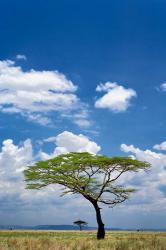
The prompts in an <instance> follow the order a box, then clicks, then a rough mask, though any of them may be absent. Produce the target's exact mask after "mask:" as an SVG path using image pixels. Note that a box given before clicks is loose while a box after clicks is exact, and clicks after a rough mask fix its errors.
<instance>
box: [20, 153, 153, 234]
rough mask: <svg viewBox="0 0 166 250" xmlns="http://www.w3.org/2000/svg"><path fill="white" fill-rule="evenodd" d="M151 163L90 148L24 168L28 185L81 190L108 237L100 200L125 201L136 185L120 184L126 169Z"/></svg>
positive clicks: (99, 232)
mask: <svg viewBox="0 0 166 250" xmlns="http://www.w3.org/2000/svg"><path fill="white" fill-rule="evenodd" d="M149 167H150V164H149V163H147V162H143V161H138V160H136V159H131V158H128V157H107V156H102V155H92V154H90V153H87V152H83V153H76V152H72V153H68V154H62V155H59V156H57V157H55V158H53V159H50V160H47V161H40V162H37V163H36V164H35V165H34V166H30V167H28V169H27V170H25V171H24V174H25V180H26V182H27V188H28V189H40V188H42V187H45V186H48V185H49V184H60V185H62V186H63V187H64V191H63V193H62V195H64V194H67V193H73V194H75V193H78V194H81V195H82V196H83V197H84V198H86V199H87V200H89V201H90V202H91V203H92V204H93V206H94V208H95V210H96V217H97V223H98V226H99V229H98V235H97V236H98V238H104V235H105V231H104V224H103V222H102V220H101V214H100V208H99V206H98V203H103V204H107V205H109V206H110V207H113V206H115V205H116V204H118V203H122V202H124V201H125V200H126V199H128V198H129V194H130V193H132V192H134V191H135V189H133V188H127V187H124V186H121V185H118V184H117V180H118V179H119V178H120V176H121V175H122V174H125V173H126V172H137V171H139V170H141V169H143V170H146V169H149Z"/></svg>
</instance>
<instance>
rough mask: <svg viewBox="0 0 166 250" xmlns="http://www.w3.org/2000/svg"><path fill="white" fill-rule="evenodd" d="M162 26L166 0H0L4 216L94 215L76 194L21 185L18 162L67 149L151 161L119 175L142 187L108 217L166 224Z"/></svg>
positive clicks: (117, 223)
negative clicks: (147, 169) (63, 194)
mask: <svg viewBox="0 0 166 250" xmlns="http://www.w3.org/2000/svg"><path fill="white" fill-rule="evenodd" d="M165 26H166V2H165V1H164V0H151V1H149V0H147V1H141V0H139V1H137V0H135V1H132V0H126V1H122V0H117V1H106V0H103V1H98V0H96V1H86V0H85V1H74V0H71V1H67V0H66V1H65V0H61V1H55V0H54V1H51V0H50V1H47V3H46V2H45V1H41V0H38V1H31V0H29V1H21V0H20V1H19V0H16V1H11V0H5V1H1V2H0V30H1V32H0V41H1V46H0V131H1V137H0V139H1V151H0V171H1V178H0V180H1V191H0V201H1V203H2V204H3V206H1V207H0V218H1V220H2V224H10V223H15V224H18V223H20V224H48V223H51V224H52V223H53V224H65V223H66V222H67V223H72V221H73V220H75V219H77V217H79V214H80V211H82V206H85V207H86V208H87V209H86V212H85V209H84V212H83V217H84V218H82V219H86V220H88V221H89V223H90V224H92V225H94V224H95V218H94V215H93V211H92V209H91V207H90V206H89V205H88V204H86V202H85V204H84V203H83V204H82V199H81V198H80V197H77V199H76V198H73V200H72V201H71V199H70V197H66V198H63V199H61V198H59V197H58V195H54V189H53V188H52V187H50V189H49V188H48V190H44V191H42V192H41V193H39V192H35V193H34V195H35V197H36V199H32V198H31V197H32V195H33V194H32V193H31V192H30V191H25V190H24V184H23V183H22V180H23V176H22V175H21V170H22V167H24V166H25V165H27V164H29V163H31V162H34V161H35V160H38V159H46V158H48V157H53V156H55V155H56V154H58V153H59V152H64V151H70V149H71V150H75V151H80V150H87V151H88V150H90V152H94V153H102V154H106V155H109V156H112V155H126V156H127V155H133V156H134V157H137V158H138V159H140V160H147V161H149V162H151V163H152V165H153V167H152V170H151V171H150V173H149V174H148V175H147V174H143V173H141V175H140V176H132V177H131V178H130V177H125V178H124V179H123V180H122V181H123V182H125V183H127V184H131V183H132V185H136V186H137V187H139V188H140V191H139V192H138V193H137V194H135V196H133V197H132V198H131V200H130V201H129V202H127V203H125V204H123V206H119V207H118V208H116V209H114V210H113V211H112V210H108V209H107V208H105V212H104V210H103V213H104V219H105V223H106V224H107V225H108V226H114V227H121V226H122V227H146V228H148V227H164V226H165V225H164V223H163V220H164V218H165V215H166V214H165V213H166V212H165V211H166V210H165V206H166V198H165V195H166V193H165V190H166V189H165V186H166V183H165V175H166V173H165V165H166V154H165V153H164V150H166V143H165V144H164V142H165V141H166V130H165V128H166V119H165V117H166V109H165V100H166V84H165V82H166V73H165V64H166V46H165V44H166V29H165ZM80 134H82V135H80ZM48 138H49V139H48ZM11 140H12V141H11ZM77 140H79V142H80V144H79V143H77ZM71 144H72V145H73V147H71ZM77 144H79V145H77ZM99 149H100V150H99ZM7 159H9V162H7ZM12 165H13V166H12ZM138 175H139V174H138ZM20 183H22V184H20ZM20 185H21V188H20V190H19V187H20ZM14 187H15V188H14ZM4 190H5V191H4ZM149 190H151V192H150V193H149ZM28 192H29V193H28ZM57 192H58V191H57ZM66 204H67V205H66ZM39 205H40V207H41V209H40V211H38V209H37V208H38V207H39ZM75 206H76V209H75V212H74V213H73V214H71V211H72V210H73V207H75ZM67 207H68V208H67ZM124 208H125V209H124ZM59 209H60V211H63V212H62V216H61V217H59V215H57V214H58V211H59ZM9 211H10V217H9V216H8V214H9ZM36 211H37V215H38V216H36ZM50 213H53V214H54V216H53V218H50V216H49V214H50ZM119 213H120V214H121V215H120V217H119ZM152 215H153V218H154V220H153V221H152V220H151V218H152ZM122 221H124V222H123V223H122Z"/></svg>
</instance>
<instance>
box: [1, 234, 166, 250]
mask: <svg viewBox="0 0 166 250" xmlns="http://www.w3.org/2000/svg"><path fill="white" fill-rule="evenodd" d="M95 234H96V233H95V232H93V231H90V232H85V231H84V232H78V231H75V232H74V231H0V250H9V249H10V250H88V249H90V250H96V249H102V250H109V249H110V250H166V233H149V232H147V233H145V232H138V233H134V232H108V233H107V236H106V239H105V240H101V241H97V240H96V239H95V237H96V235H95Z"/></svg>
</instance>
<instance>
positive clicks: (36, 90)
mask: <svg viewBox="0 0 166 250" xmlns="http://www.w3.org/2000/svg"><path fill="white" fill-rule="evenodd" d="M76 90H77V86H76V85H74V84H73V83H72V81H70V80H68V79H67V78H66V76H65V75H64V74H62V73H59V72H58V71H44V70H43V71H36V70H33V69H31V70H29V71H23V69H22V68H21V67H20V66H16V65H15V62H14V61H11V60H6V61H0V111H1V112H5V113H19V114H21V115H23V116H24V117H27V118H28V119H29V120H31V121H35V122H39V123H40V124H43V125H47V124H49V123H50V117H48V114H50V113H51V112H59V113H60V114H63V113H66V112H67V113H70V111H75V113H76V114H77V113H79V112H81V111H82V110H84V109H85V110H86V107H85V105H83V103H81V101H80V99H79V98H78V97H77V95H76V94H75V92H76ZM87 116H88V112H87ZM87 116H86V117H84V119H83V120H84V123H86V125H88V122H86V119H87ZM38 118H39V119H38ZM74 121H75V120H74ZM80 124H81V122H80Z"/></svg>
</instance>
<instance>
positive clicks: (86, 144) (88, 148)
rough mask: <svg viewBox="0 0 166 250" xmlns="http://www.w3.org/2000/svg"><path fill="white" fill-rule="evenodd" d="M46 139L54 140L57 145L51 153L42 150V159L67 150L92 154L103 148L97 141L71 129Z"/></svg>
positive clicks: (46, 140)
mask: <svg viewBox="0 0 166 250" xmlns="http://www.w3.org/2000/svg"><path fill="white" fill-rule="evenodd" d="M44 141H45V142H54V143H55V144H56V147H55V149H54V152H53V153H52V154H50V155H49V154H47V153H45V152H43V151H41V152H40V157H41V158H42V159H49V158H52V157H54V156H56V155H58V154H62V153H67V152H89V153H92V154H97V153H98V152H99V151H100V149H101V147H100V146H99V145H97V143H95V142H93V141H91V140H90V139H89V138H88V137H86V136H84V135H81V134H80V135H75V134H73V133H71V132H69V131H64V132H63V133H61V134H59V135H57V136H56V137H49V138H47V139H45V140H44Z"/></svg>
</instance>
